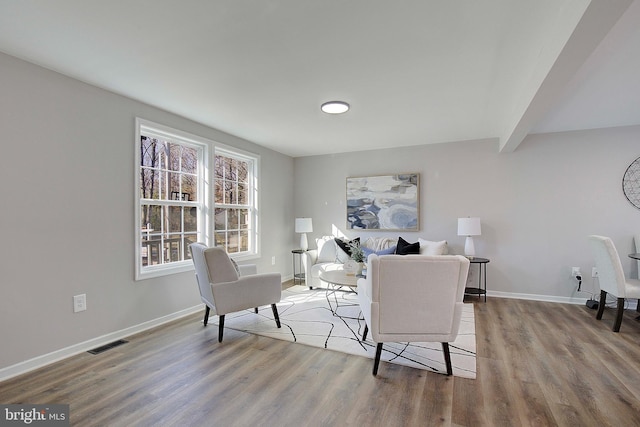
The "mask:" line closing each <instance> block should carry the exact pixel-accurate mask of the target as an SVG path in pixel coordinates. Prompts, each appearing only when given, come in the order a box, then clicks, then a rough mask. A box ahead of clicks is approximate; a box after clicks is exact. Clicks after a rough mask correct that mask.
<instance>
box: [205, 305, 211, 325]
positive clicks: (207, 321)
mask: <svg viewBox="0 0 640 427" xmlns="http://www.w3.org/2000/svg"><path fill="white" fill-rule="evenodd" d="M210 311H211V308H210V307H209V306H207V309H206V310H205V311H204V326H207V323H209V312H210Z"/></svg>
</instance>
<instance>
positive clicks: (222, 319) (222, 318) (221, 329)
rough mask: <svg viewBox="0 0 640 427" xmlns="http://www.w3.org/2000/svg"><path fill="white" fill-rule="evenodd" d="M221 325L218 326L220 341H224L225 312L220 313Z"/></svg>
mask: <svg viewBox="0 0 640 427" xmlns="http://www.w3.org/2000/svg"><path fill="white" fill-rule="evenodd" d="M219 323H220V325H219V326H218V342H222V333H223V332H224V314H221V315H220V322H219Z"/></svg>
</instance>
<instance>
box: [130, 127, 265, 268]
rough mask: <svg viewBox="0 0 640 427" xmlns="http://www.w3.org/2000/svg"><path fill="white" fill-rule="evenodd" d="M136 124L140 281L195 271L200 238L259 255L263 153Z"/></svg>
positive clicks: (236, 252)
mask: <svg viewBox="0 0 640 427" xmlns="http://www.w3.org/2000/svg"><path fill="white" fill-rule="evenodd" d="M136 129H137V134H136V141H137V145H136V185H135V188H136V195H135V199H136V214H135V215H136V219H135V222H136V228H135V233H136V237H135V239H136V240H135V241H136V255H135V256H136V280H140V279H147V278H151V277H157V276H161V275H166V274H172V273H177V272H181V271H187V270H192V269H193V263H192V261H191V253H190V251H189V245H190V244H191V243H193V242H204V243H206V244H208V245H216V246H222V247H224V248H225V249H226V250H227V252H228V253H229V254H230V255H231V256H232V257H233V258H236V259H243V258H244V259H246V258H254V257H256V256H258V255H259V250H258V248H259V245H258V196H257V194H258V186H257V182H258V180H257V176H258V162H259V157H258V156H256V155H254V154H251V153H247V152H245V151H242V150H238V149H235V148H231V147H228V146H225V145H222V144H218V143H216V142H214V141H211V140H207V139H204V138H200V137H197V136H194V135H190V134H187V133H185V132H181V131H178V130H175V129H171V128H168V127H165V126H162V125H159V124H156V123H152V122H148V121H146V120H142V119H137V120H136ZM210 147H211V150H210ZM210 152H213V153H214V155H213V158H212V159H210V158H209V153H210ZM209 164H213V168H212V170H209V166H208V165H209Z"/></svg>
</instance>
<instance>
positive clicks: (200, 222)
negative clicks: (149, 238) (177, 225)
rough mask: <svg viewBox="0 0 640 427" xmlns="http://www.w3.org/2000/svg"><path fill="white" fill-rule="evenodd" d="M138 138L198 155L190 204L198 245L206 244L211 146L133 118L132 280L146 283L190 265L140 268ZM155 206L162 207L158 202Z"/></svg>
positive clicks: (187, 261)
mask: <svg viewBox="0 0 640 427" xmlns="http://www.w3.org/2000/svg"><path fill="white" fill-rule="evenodd" d="M142 135H149V136H153V137H157V138H159V139H163V140H167V141H173V142H176V143H179V144H182V145H186V146H190V147H192V148H196V149H198V150H199V151H200V153H201V154H200V155H199V156H198V157H199V159H198V190H197V191H198V200H197V201H196V202H195V203H190V205H193V206H194V207H196V208H197V229H198V234H197V235H198V238H197V241H199V242H206V243H207V242H209V240H210V239H209V237H208V235H210V233H208V232H207V230H208V228H209V220H208V218H209V215H208V211H209V202H208V201H209V197H210V196H209V182H210V181H209V180H208V179H209V177H208V175H209V161H210V159H209V156H210V155H209V153H210V151H212V150H209V147H210V146H212V145H213V141H210V140H207V139H205V138H201V137H199V136H196V135H192V134H189V133H187V132H183V131H180V130H176V129H172V128H170V127H167V126H164V125H161V124H158V123H154V122H151V121H148V120H144V119H141V118H136V143H135V150H136V152H135V171H136V173H135V174H134V175H135V181H134V189H135V191H134V194H135V196H134V197H135V199H134V201H135V203H134V206H135V213H134V218H135V219H134V221H135V223H134V230H135V246H134V247H135V280H144V279H150V278H153V277H159V276H165V275H168V274H175V273H181V272H184V271H191V270H193V261H191V260H190V259H188V260H183V261H176V262H171V263H167V264H159V265H151V266H143V265H142V256H141V250H142V232H141V231H140V221H141V218H140V211H141V208H142V205H143V203H142V200H141V194H140V162H141V159H140V144H141V137H142ZM159 204H162V203H161V202H160V203H159Z"/></svg>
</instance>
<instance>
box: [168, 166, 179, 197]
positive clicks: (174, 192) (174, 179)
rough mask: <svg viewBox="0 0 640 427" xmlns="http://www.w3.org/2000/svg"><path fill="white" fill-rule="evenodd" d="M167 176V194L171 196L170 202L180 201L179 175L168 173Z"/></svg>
mask: <svg viewBox="0 0 640 427" xmlns="http://www.w3.org/2000/svg"><path fill="white" fill-rule="evenodd" d="M167 176H168V178H169V194H170V195H171V200H181V197H180V193H181V191H180V174H177V173H174V172H169V173H167Z"/></svg>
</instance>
